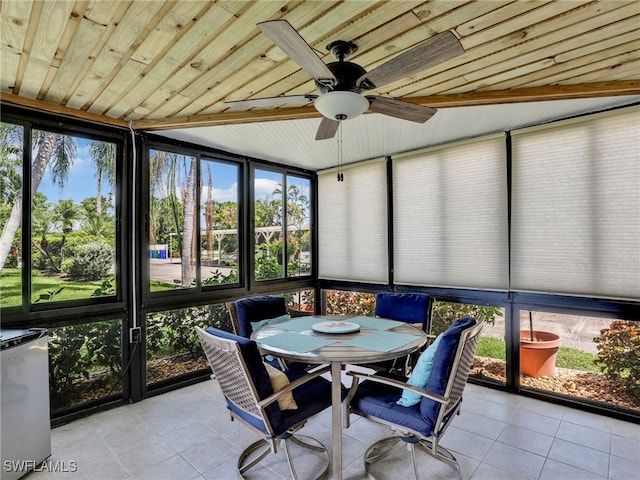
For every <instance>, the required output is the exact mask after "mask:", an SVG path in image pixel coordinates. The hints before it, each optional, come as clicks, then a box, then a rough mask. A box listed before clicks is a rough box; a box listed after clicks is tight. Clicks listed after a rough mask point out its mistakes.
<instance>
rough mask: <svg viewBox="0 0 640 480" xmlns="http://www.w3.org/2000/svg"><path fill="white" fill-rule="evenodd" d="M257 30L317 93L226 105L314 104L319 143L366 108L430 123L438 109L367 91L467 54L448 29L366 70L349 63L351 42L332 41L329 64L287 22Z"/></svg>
mask: <svg viewBox="0 0 640 480" xmlns="http://www.w3.org/2000/svg"><path fill="white" fill-rule="evenodd" d="M257 27H258V28H259V29H260V30H261V31H262V33H264V34H265V35H266V36H267V37H269V38H270V39H271V40H272V41H273V43H275V44H276V45H277V46H278V47H280V48H281V49H282V50H283V51H284V52H285V53H286V54H287V55H288V56H289V57H290V58H291V59H292V60H293V61H294V62H296V63H297V64H298V65H300V66H301V67H302V68H303V69H304V70H306V71H307V73H309V75H311V76H312V77H313V79H314V80H315V82H316V89H317V90H318V94H317V95H315V94H307V95H284V96H279V97H266V98H254V99H246V100H236V101H227V102H225V103H226V104H227V105H229V106H232V107H243V108H253V107H265V106H279V105H282V104H283V103H289V102H300V101H305V100H306V101H313V103H314V106H315V108H316V110H318V111H319V112H320V113H321V114H322V115H323V118H322V122H321V123H320V127H319V129H318V132H317V134H316V140H324V139H327V138H333V137H334V136H335V134H336V132H337V130H338V127H339V126H340V122H341V121H343V120H349V119H352V118H355V117H357V116H359V115H361V114H362V113H364V112H365V111H366V110H371V111H373V112H376V113H382V114H384V115H389V116H392V117H396V118H401V119H403V120H409V121H412V122H418V123H424V122H426V121H427V120H429V119H430V118H431V117H432V116H433V115H434V114H435V113H436V109H435V108H431V107H427V106H424V105H417V104H415V103H410V102H406V101H403V100H398V99H395V98H390V97H383V96H380V95H362V92H363V91H365V90H372V89H374V88H378V87H381V86H383V85H387V84H389V83H392V82H395V81H396V80H400V79H402V78H406V77H409V76H411V75H414V74H416V73H418V72H421V71H423V70H426V69H427V68H430V67H433V66H435V65H438V64H439V63H442V62H444V61H446V60H449V59H451V58H454V57H456V56H458V55H461V54H462V53H464V48H463V47H462V45H461V44H460V41H459V40H458V38H457V37H456V36H455V35H454V34H453V32H450V31H447V32H443V33H440V34H439V35H436V36H435V37H432V38H430V39H428V40H426V41H424V42H422V43H421V44H419V45H417V46H415V47H413V48H411V49H410V50H407V51H406V52H403V53H401V54H400V55H397V56H395V57H394V58H392V59H390V60H388V61H386V62H385V63H383V64H381V65H378V66H377V67H375V68H374V69H372V70H371V71H369V72H367V71H366V70H365V69H364V68H363V67H361V66H360V65H358V64H356V63H353V62H348V61H347V59H348V58H349V57H350V56H351V54H352V53H353V52H355V51H356V50H357V49H358V47H357V45H356V44H354V43H352V42H347V41H344V40H337V41H335V42H332V43H330V44H329V45H328V46H327V50H329V52H331V54H332V55H333V56H334V57H335V58H336V60H337V61H335V62H331V63H328V64H325V63H324V62H323V61H322V60H321V59H320V57H319V56H318V55H317V54H316V52H315V51H314V50H313V48H312V47H311V46H310V45H309V44H308V43H307V42H306V41H305V40H304V39H303V38H302V36H301V35H300V34H299V33H298V31H297V30H296V29H295V28H293V26H292V25H291V24H290V23H289V22H288V21H287V20H284V19H279V20H269V21H266V22H261V23H258V24H257Z"/></svg>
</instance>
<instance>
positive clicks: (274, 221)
mask: <svg viewBox="0 0 640 480" xmlns="http://www.w3.org/2000/svg"><path fill="white" fill-rule="evenodd" d="M253 181H254V184H253V187H254V198H255V200H254V220H255V223H254V225H255V226H254V241H255V264H254V267H255V279H256V280H274V279H279V278H284V261H285V254H284V241H283V240H284V237H283V231H284V210H283V208H284V195H283V191H282V190H283V188H282V186H283V185H284V175H282V174H281V173H275V172H269V171H266V170H255V172H254V180H253Z"/></svg>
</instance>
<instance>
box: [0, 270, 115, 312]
mask: <svg viewBox="0 0 640 480" xmlns="http://www.w3.org/2000/svg"><path fill="white" fill-rule="evenodd" d="M20 275H21V270H20V269H18V268H5V269H3V270H2V272H1V273H0V289H1V291H2V300H0V302H1V303H0V305H1V306H2V307H13V306H17V305H20V304H21V303H22V299H21V295H22V293H21V291H22V278H21V276H20ZM31 284H32V297H31V299H32V301H36V300H37V299H38V297H39V296H40V295H41V294H47V293H48V292H49V291H56V290H58V289H60V288H62V290H61V291H60V293H58V294H57V295H55V297H54V300H55V301H60V300H77V299H80V298H88V297H90V296H92V295H93V292H94V291H95V290H96V288H98V287H99V286H100V285H101V284H102V281H101V280H94V281H85V282H81V281H69V280H63V279H60V278H58V277H53V276H51V277H50V276H45V275H42V274H41V273H40V272H39V271H37V270H33V271H32V276H31ZM41 301H45V300H41Z"/></svg>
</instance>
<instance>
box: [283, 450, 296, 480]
mask: <svg viewBox="0 0 640 480" xmlns="http://www.w3.org/2000/svg"><path fill="white" fill-rule="evenodd" d="M282 446H283V447H284V453H285V454H286V455H287V463H288V464H289V471H290V472H291V478H293V480H298V475H297V474H296V467H294V465H293V460H291V451H290V450H289V442H287V441H286V440H282Z"/></svg>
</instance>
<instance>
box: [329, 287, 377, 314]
mask: <svg viewBox="0 0 640 480" xmlns="http://www.w3.org/2000/svg"><path fill="white" fill-rule="evenodd" d="M375 309H376V296H375V295H374V294H371V293H361V292H345V291H342V290H330V291H328V292H327V313H328V314H331V315H373V313H374V311H375Z"/></svg>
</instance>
